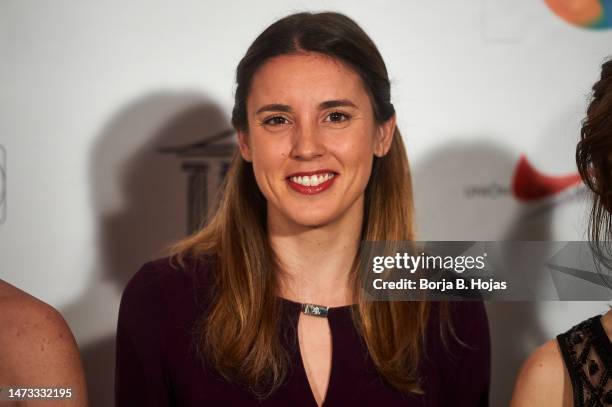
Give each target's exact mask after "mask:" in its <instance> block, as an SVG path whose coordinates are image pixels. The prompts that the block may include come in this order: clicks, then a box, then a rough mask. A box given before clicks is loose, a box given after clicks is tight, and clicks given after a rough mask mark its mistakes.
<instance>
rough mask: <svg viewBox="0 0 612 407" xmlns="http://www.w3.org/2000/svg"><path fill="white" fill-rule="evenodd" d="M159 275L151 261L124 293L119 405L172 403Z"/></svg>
mask: <svg viewBox="0 0 612 407" xmlns="http://www.w3.org/2000/svg"><path fill="white" fill-rule="evenodd" d="M159 276H160V271H159V270H157V269H156V268H155V267H154V266H153V265H152V263H151V262H149V263H146V264H144V265H143V266H142V267H141V268H140V270H138V272H137V273H136V274H135V275H134V276H133V277H132V278H131V280H130V281H129V283H128V284H127V286H126V288H125V290H124V292H123V295H122V297H121V304H120V307H119V319H118V323H117V338H116V339H117V341H116V361H115V362H116V365H115V405H116V407H128V406H129V407H133V406H151V407H167V406H169V405H170V401H169V399H170V397H169V389H170V387H169V385H168V380H167V377H166V376H165V369H164V355H165V352H164V337H163V332H164V330H163V324H164V322H163V321H164V312H163V311H164V304H163V299H162V295H161V289H160V285H159Z"/></svg>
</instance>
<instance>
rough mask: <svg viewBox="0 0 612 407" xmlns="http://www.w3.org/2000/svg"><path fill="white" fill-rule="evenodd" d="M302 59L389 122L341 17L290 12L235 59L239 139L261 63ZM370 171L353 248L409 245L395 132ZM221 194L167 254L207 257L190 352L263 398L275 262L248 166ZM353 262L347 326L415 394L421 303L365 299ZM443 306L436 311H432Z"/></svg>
mask: <svg viewBox="0 0 612 407" xmlns="http://www.w3.org/2000/svg"><path fill="white" fill-rule="evenodd" d="M303 52H316V53H321V54H325V55H327V56H330V57H332V58H335V59H338V60H340V61H342V62H343V63H345V64H347V65H348V66H350V67H351V68H352V69H354V70H355V71H356V72H357V73H358V74H359V75H360V77H361V80H362V81H363V83H364V85H365V88H366V89H367V91H368V93H369V96H370V99H371V103H372V107H373V110H374V115H375V119H376V121H377V123H379V124H381V123H383V122H386V121H387V120H388V119H390V118H391V117H392V116H393V115H394V114H395V110H394V107H393V105H392V103H391V100H390V82H389V77H388V74H387V69H386V67H385V63H384V61H383V59H382V57H381V55H380V53H379V51H378V49H377V48H376V46H375V45H374V43H373V42H372V40H371V39H370V38H369V37H368V36H367V34H366V33H365V32H364V31H363V30H362V29H361V28H360V27H359V26H358V25H357V24H356V23H355V22H354V21H353V20H351V19H350V18H348V17H346V16H344V15H342V14H338V13H331V12H329V13H317V14H312V13H298V14H293V15H290V16H287V17H285V18H282V19H281V20H278V21H276V22H275V23H273V24H272V25H271V26H269V27H268V28H267V29H266V30H265V31H263V32H262V33H261V34H260V35H259V36H258V37H257V39H255V41H254V42H253V43H252V45H251V46H250V47H249V49H248V50H247V52H246V55H245V56H244V57H243V58H242V60H241V61H240V63H239V65H238V68H237V72H236V82H237V87H236V91H235V103H234V108H233V111H232V125H233V127H234V128H235V129H236V130H239V131H243V132H247V133H248V121H247V108H246V100H247V96H248V95H249V91H250V87H251V82H252V79H253V75H254V74H255V73H256V72H257V70H258V69H259V68H260V67H261V66H262V64H263V63H264V62H266V61H267V60H268V59H270V58H273V57H275V56H278V55H285V54H296V53H303ZM372 165H373V168H372V173H371V177H370V179H369V182H368V184H367V187H366V190H365V200H364V218H363V224H362V230H361V240H362V241H404V240H412V239H413V199H412V186H411V180H410V171H409V167H408V161H407V158H406V151H405V148H404V143H403V141H402V137H401V135H400V132H399V130H398V129H397V128H396V129H395V133H394V134H393V139H392V143H391V147H390V150H389V152H388V153H387V154H386V155H385V156H384V157H380V158H379V157H374V162H373V164H372ZM221 191H222V192H221V194H220V196H219V200H218V205H217V206H216V207H215V208H214V210H213V211H212V212H211V213H210V214H209V216H208V218H207V219H206V221H205V222H204V224H203V226H202V227H201V229H200V230H198V231H197V232H195V233H193V234H192V235H190V236H188V237H187V238H185V239H183V240H181V241H179V242H177V243H176V244H174V245H172V246H171V247H170V248H169V250H168V251H167V252H168V253H171V254H172V257H171V259H176V261H177V262H178V263H179V265H180V266H182V267H184V266H185V259H186V258H187V257H193V258H196V259H201V258H204V257H207V256H208V257H210V256H212V257H214V259H215V260H214V261H213V262H212V263H213V269H214V287H213V288H214V289H213V290H212V291H213V292H214V295H213V297H214V298H213V299H212V300H211V304H210V307H209V309H208V310H207V312H206V313H205V315H202V317H201V320H200V323H199V324H197V329H196V332H197V335H198V341H197V342H198V350H199V351H200V354H201V356H202V358H203V360H204V361H205V362H206V363H207V366H210V367H212V368H214V369H215V370H216V371H217V372H219V373H220V374H221V375H222V376H223V377H224V378H226V379H227V380H230V381H233V382H238V383H241V384H243V385H245V386H246V387H248V388H249V389H251V390H252V391H253V392H254V393H255V394H257V395H259V396H261V397H265V396H267V395H269V394H270V393H271V392H273V391H274V390H275V389H276V388H277V387H278V386H279V385H280V384H282V382H283V380H284V379H285V377H286V374H287V371H288V368H289V362H288V355H287V353H286V351H285V350H284V349H283V346H282V345H281V342H280V337H279V336H280V335H279V326H278V315H279V312H280V308H279V307H280V306H281V303H280V300H279V298H278V297H277V294H278V291H277V288H278V286H277V279H276V276H275V273H274V270H275V268H276V267H278V262H277V261H276V259H275V255H274V253H273V251H272V249H271V246H270V244H269V240H268V234H267V223H266V222H267V216H266V200H265V198H264V196H263V195H262V194H261V192H260V190H259V188H258V187H257V184H256V181H255V177H254V175H253V167H252V164H251V163H249V162H247V161H245V160H243V159H242V157H241V156H240V154H239V153H238V151H236V153H235V155H234V157H233V160H232V162H231V165H230V168H229V170H228V173H227V175H226V178H225V181H224V183H223V186H222V189H221ZM358 258H359V255H358V256H357V258H356V259H355V261H354V263H353V270H352V272H353V276H354V278H353V281H354V283H353V284H354V287H353V288H354V290H353V292H354V293H355V294H354V295H355V300H356V304H357V306H356V307H353V308H352V317H353V321H354V323H355V326H356V328H357V329H358V332H359V333H360V335H361V336H362V338H363V340H364V343H365V344H366V346H367V349H368V351H369V354H370V357H371V359H372V360H373V362H374V364H375V366H376V368H377V369H378V372H379V373H380V374H381V376H382V377H383V378H384V379H385V380H386V381H387V382H388V383H389V384H391V385H392V386H394V387H395V388H397V389H399V390H400V391H403V392H415V393H421V392H422V389H421V380H420V379H421V378H420V377H419V372H418V369H417V367H418V364H419V361H420V358H421V357H422V352H423V342H424V340H425V332H426V325H427V320H428V317H429V314H430V305H429V303H427V302H425V301H422V302H419V301H413V302H401V301H398V302H383V301H379V302H374V301H365V300H364V299H363V298H361V296H360V290H359V278H358V277H357V274H358V273H357V267H358V263H359V260H358ZM444 308H445V307H444V304H443V305H442V306H441V307H440V308H439V309H444ZM436 309H438V308H436ZM446 311H448V310H447V309H446ZM442 313H443V314H444V311H443V312H442ZM442 320H446V319H445V317H441V321H442Z"/></svg>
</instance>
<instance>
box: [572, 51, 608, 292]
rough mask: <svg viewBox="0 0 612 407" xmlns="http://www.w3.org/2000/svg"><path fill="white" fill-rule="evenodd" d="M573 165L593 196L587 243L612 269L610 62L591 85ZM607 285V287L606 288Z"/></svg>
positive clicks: (602, 68) (601, 260) (603, 67)
mask: <svg viewBox="0 0 612 407" xmlns="http://www.w3.org/2000/svg"><path fill="white" fill-rule="evenodd" d="M576 164H577V166H578V171H579V172H580V176H581V177H582V179H583V181H584V183H585V184H586V185H587V187H588V188H589V189H590V190H591V191H592V192H593V194H592V195H593V201H592V202H593V204H592V206H591V213H590V219H589V226H588V234H589V240H590V242H591V246H592V247H593V249H594V252H595V254H596V255H597V257H598V260H600V262H602V263H603V264H604V265H605V266H606V267H607V268H610V266H612V260H611V259H612V247H611V246H610V244H609V242H608V241H610V240H612V59H608V60H607V61H606V62H605V63H604V64H603V65H602V67H601V76H600V78H599V80H598V81H597V82H596V83H595V84H594V85H593V92H592V94H591V99H590V102H589V106H588V108H587V114H586V117H585V119H584V120H583V122H582V128H581V131H580V141H579V142H578V145H577V147H576ZM609 285H610V284H609Z"/></svg>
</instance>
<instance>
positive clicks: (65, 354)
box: [0, 280, 87, 407]
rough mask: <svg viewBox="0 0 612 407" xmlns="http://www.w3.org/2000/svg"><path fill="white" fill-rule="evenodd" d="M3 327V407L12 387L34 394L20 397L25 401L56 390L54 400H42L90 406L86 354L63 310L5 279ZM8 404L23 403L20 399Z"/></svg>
mask: <svg viewBox="0 0 612 407" xmlns="http://www.w3.org/2000/svg"><path fill="white" fill-rule="evenodd" d="M0 327H2V328H1V329H0V389H1V388H3V387H5V389H4V391H2V392H0V405H5V403H3V402H2V401H4V402H7V401H10V396H15V395H16V393H14V392H13V393H12V394H11V393H9V390H8V389H6V387H13V388H21V389H28V390H26V391H25V392H26V394H25V395H27V396H28V397H30V398H29V400H28V399H25V400H23V401H21V402H22V403H24V404H23V405H26V403H28V404H27V405H30V404H29V403H33V404H34V405H36V404H38V403H37V400H36V399H35V397H36V393H37V394H38V396H39V397H40V396H41V395H43V394H44V393H45V392H48V391H49V390H48V389H54V390H51V393H49V396H51V397H52V398H51V399H47V400H45V401H42V400H38V401H39V403H40V404H41V405H47V406H54V407H60V406H62V407H64V406H65V407H68V406H70V407H86V406H87V385H86V382H85V375H84V373H83V363H82V361H81V356H80V354H79V350H78V347H77V344H76V342H75V340H74V336H72V332H71V331H70V328H69V327H68V325H67V324H66V321H65V320H64V318H63V317H62V316H61V314H60V313H59V312H57V311H56V310H55V309H54V308H53V307H51V306H50V305H48V304H45V303H44V302H42V301H40V300H39V299H37V298H35V297H33V296H31V295H30V294H28V293H26V292H24V291H22V290H20V289H19V288H17V287H15V286H13V285H11V284H9V283H7V282H6V281H3V280H0ZM30 389H31V391H30ZM36 389H44V390H38V391H37V392H36ZM35 392H36V393H35ZM53 396H55V397H56V398H53ZM58 396H65V397H58ZM9 405H21V404H20V403H19V402H17V401H16V404H12V403H9Z"/></svg>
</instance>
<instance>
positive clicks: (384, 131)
mask: <svg viewBox="0 0 612 407" xmlns="http://www.w3.org/2000/svg"><path fill="white" fill-rule="evenodd" d="M395 125H396V122H395V114H394V115H393V116H391V117H390V118H389V120H387V121H386V122H384V123H383V124H381V125H379V126H378V128H377V131H376V140H375V141H374V143H375V144H374V155H375V156H376V157H383V156H384V155H386V154H387V152H389V149H390V148H391V142H392V141H393V134H394V133H395Z"/></svg>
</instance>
